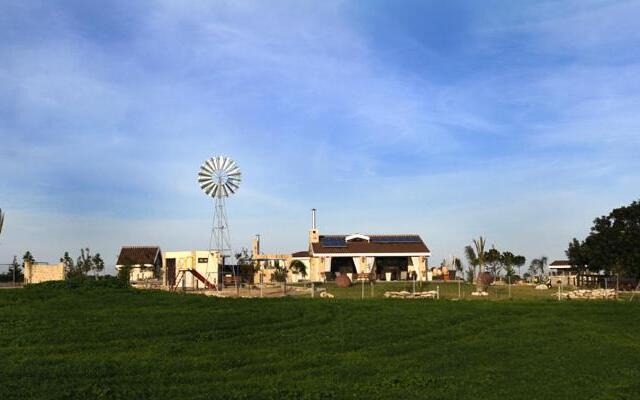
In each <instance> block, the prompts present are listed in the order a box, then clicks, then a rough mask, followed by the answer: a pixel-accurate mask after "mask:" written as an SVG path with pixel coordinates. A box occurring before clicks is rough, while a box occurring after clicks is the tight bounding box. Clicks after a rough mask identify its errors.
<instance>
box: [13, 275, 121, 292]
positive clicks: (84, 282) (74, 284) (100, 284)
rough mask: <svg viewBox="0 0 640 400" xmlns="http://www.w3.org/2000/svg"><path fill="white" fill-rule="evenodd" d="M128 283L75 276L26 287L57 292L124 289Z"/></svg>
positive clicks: (112, 278)
mask: <svg viewBox="0 0 640 400" xmlns="http://www.w3.org/2000/svg"><path fill="white" fill-rule="evenodd" d="M127 287H128V283H127V282H124V281H123V280H121V279H118V278H116V277H113V276H103V277H101V278H99V279H96V278H93V277H92V278H89V277H86V276H75V277H73V278H69V279H65V280H64V281H48V282H42V283H34V284H29V285H26V286H25V288H29V289H58V290H78V289H79V290H92V289H126V288H127Z"/></svg>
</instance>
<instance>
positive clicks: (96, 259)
mask: <svg viewBox="0 0 640 400" xmlns="http://www.w3.org/2000/svg"><path fill="white" fill-rule="evenodd" d="M91 263H92V264H93V270H94V271H95V274H96V278H97V277H98V275H100V273H101V272H102V271H104V260H103V259H102V257H101V256H100V253H96V255H95V256H93V257H92V258H91Z"/></svg>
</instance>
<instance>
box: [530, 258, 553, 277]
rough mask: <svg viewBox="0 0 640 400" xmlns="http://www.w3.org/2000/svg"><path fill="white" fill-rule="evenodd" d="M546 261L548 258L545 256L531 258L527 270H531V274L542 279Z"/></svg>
mask: <svg viewBox="0 0 640 400" xmlns="http://www.w3.org/2000/svg"><path fill="white" fill-rule="evenodd" d="M548 261H549V259H548V258H547V257H546V256H542V257H540V258H534V259H533V260H531V264H530V265H529V272H531V275H533V276H535V275H537V276H539V277H540V279H542V276H543V275H544V271H545V268H546V266H547V262H548Z"/></svg>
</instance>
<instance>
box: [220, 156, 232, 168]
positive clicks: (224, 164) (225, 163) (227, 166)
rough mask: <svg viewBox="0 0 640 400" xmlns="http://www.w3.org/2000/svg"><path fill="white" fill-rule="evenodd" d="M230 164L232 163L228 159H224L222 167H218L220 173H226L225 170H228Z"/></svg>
mask: <svg viewBox="0 0 640 400" xmlns="http://www.w3.org/2000/svg"><path fill="white" fill-rule="evenodd" d="M231 162H232V161H231V159H230V158H229V157H225V158H224V159H223V160H222V165H221V166H220V170H222V171H226V170H227V168H229V164H230V163H231Z"/></svg>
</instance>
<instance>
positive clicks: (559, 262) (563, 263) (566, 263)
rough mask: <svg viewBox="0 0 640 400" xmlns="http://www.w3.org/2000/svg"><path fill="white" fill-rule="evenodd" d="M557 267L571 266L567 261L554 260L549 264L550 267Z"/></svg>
mask: <svg viewBox="0 0 640 400" xmlns="http://www.w3.org/2000/svg"><path fill="white" fill-rule="evenodd" d="M557 265H562V266H565V265H571V261H569V260H555V261H554V262H552V263H551V264H549V266H550V267H555V266H557Z"/></svg>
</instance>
